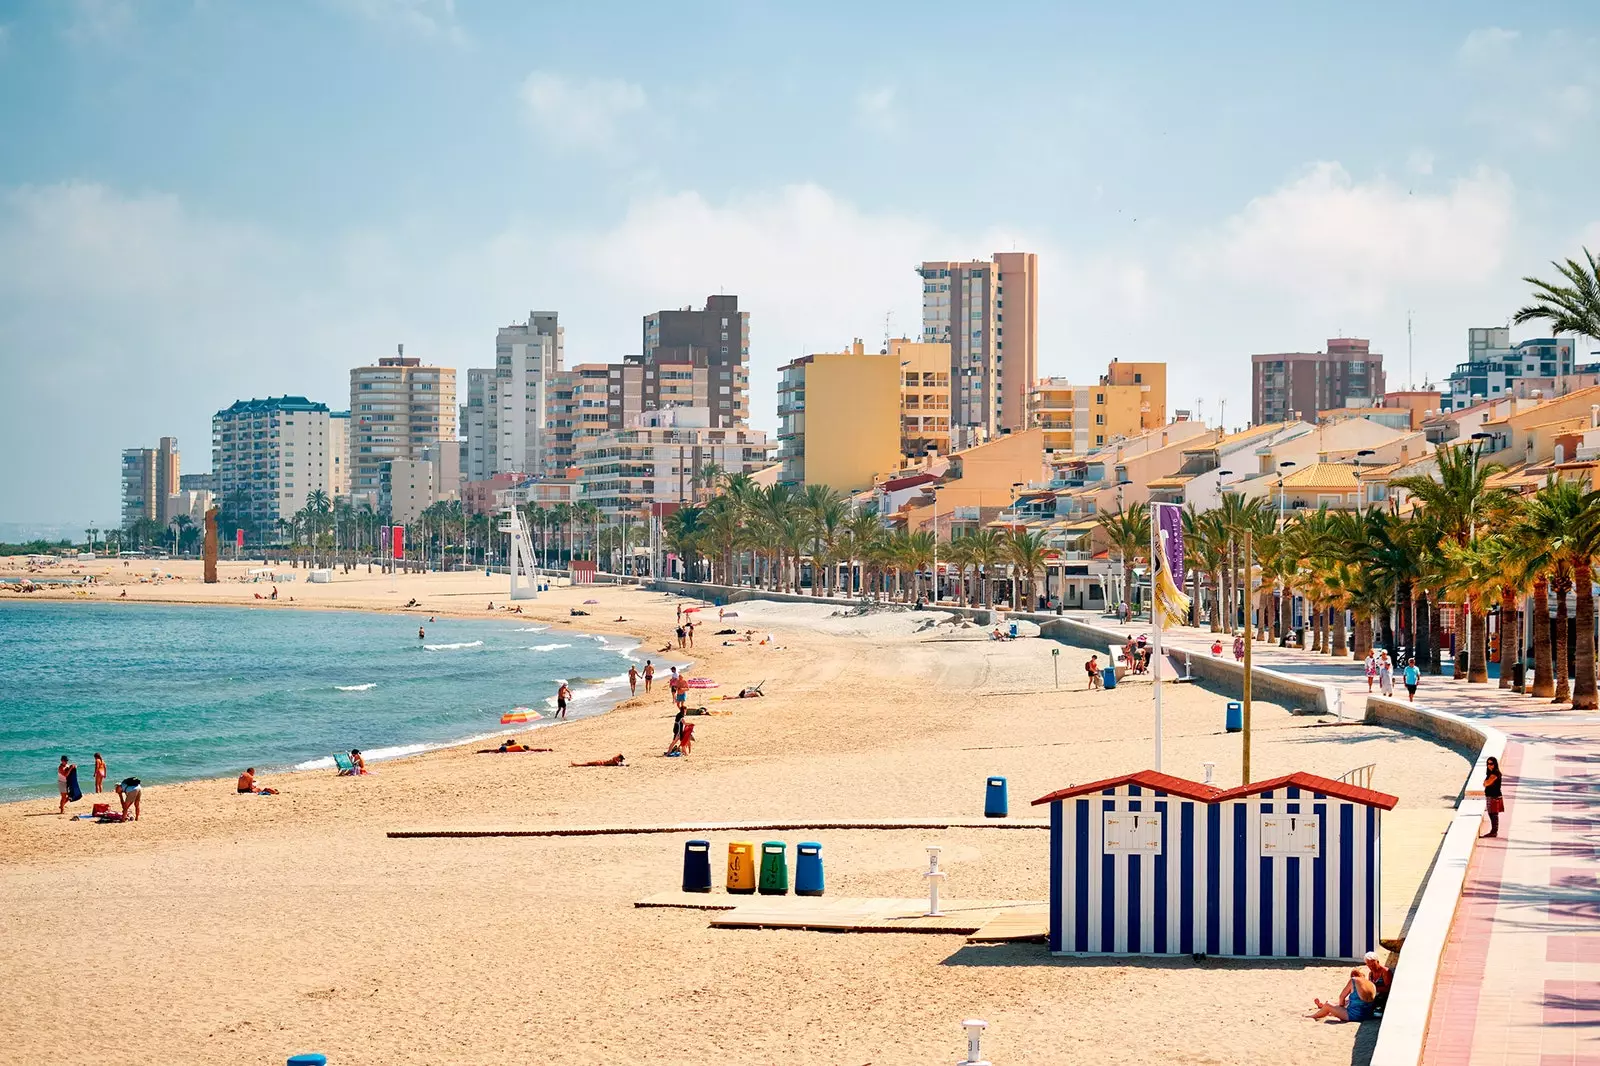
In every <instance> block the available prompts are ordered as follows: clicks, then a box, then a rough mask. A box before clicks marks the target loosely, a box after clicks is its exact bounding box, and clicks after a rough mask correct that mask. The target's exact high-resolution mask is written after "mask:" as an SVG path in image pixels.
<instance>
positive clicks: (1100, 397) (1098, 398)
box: [1094, 392, 1106, 404]
mask: <svg viewBox="0 0 1600 1066" xmlns="http://www.w3.org/2000/svg"><path fill="white" fill-rule="evenodd" d="M1094 402H1095V403H1097V404H1104V403H1105V402H1106V394H1105V393H1103V392H1097V393H1095V394H1094Z"/></svg>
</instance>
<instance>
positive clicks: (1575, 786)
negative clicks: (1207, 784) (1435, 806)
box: [1077, 615, 1600, 1066]
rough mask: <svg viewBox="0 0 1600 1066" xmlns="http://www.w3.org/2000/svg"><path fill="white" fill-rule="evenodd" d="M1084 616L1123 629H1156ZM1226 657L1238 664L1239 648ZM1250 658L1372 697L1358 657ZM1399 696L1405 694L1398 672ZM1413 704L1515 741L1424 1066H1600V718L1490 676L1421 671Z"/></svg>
mask: <svg viewBox="0 0 1600 1066" xmlns="http://www.w3.org/2000/svg"><path fill="white" fill-rule="evenodd" d="M1077 617H1078V619H1079V620H1081V621H1084V622H1089V623H1090V624H1093V625H1096V626H1098V627H1099V628H1102V629H1108V630H1114V631H1117V632H1121V633H1130V632H1132V633H1135V634H1136V633H1141V632H1148V631H1149V630H1148V626H1145V627H1139V626H1133V627H1127V626H1121V625H1118V624H1116V623H1114V622H1109V621H1106V620H1103V619H1101V618H1099V617H1091V616H1087V615H1080V616H1077ZM1212 639H1213V637H1212V634H1210V633H1209V632H1207V631H1205V630H1203V629H1186V630H1180V631H1178V632H1176V633H1169V634H1166V636H1165V637H1164V641H1163V643H1164V645H1165V647H1166V648H1167V649H1170V650H1176V651H1178V652H1179V653H1180V662H1181V653H1182V652H1188V653H1189V654H1191V655H1194V656H1201V655H1207V656H1209V655H1210V646H1211V642H1212ZM1224 644H1231V641H1227V640H1225V641H1224ZM1226 654H1227V657H1228V658H1230V659H1231V658H1232V649H1231V647H1230V648H1229V649H1228V651H1227V653H1226ZM1253 661H1254V663H1255V665H1257V666H1260V667H1266V668H1269V669H1272V670H1277V671H1280V672H1282V673H1287V674H1294V675H1297V676H1300V677H1303V678H1306V679H1308V680H1315V681H1317V682H1320V683H1322V684H1327V685H1333V686H1335V687H1336V688H1337V690H1338V691H1339V693H1340V695H1341V696H1342V701H1343V707H1344V710H1345V713H1347V714H1360V713H1361V709H1362V707H1363V706H1364V704H1365V700H1366V697H1367V682H1366V678H1365V676H1364V674H1363V672H1362V669H1361V664H1360V663H1357V662H1355V661H1353V660H1349V659H1333V658H1332V657H1330V656H1326V655H1314V654H1311V653H1309V652H1302V651H1298V650H1294V649H1283V648H1278V647H1276V646H1273V645H1262V644H1257V645H1256V646H1255V647H1254V649H1253ZM1395 690H1396V692H1397V693H1398V695H1399V698H1400V699H1404V698H1405V688H1404V686H1402V685H1401V684H1399V679H1398V678H1397V679H1396V684H1395ZM1417 703H1418V704H1421V705H1425V706H1427V707H1430V708H1432V709H1435V710H1440V711H1447V712H1449V713H1451V714H1456V715H1460V716H1461V717H1463V718H1470V719H1475V720H1479V721H1482V722H1484V723H1485V724H1488V725H1492V726H1494V727H1495V728H1497V729H1499V730H1501V731H1502V732H1504V733H1505V734H1506V735H1507V738H1508V740H1507V744H1506V750H1505V757H1504V759H1503V760H1502V770H1503V771H1504V773H1505V783H1506V790H1505V794H1506V813H1505V814H1503V815H1501V818H1500V835H1499V837H1497V838H1495V839H1484V840H1480V841H1479V842H1478V845H1477V847H1476V848H1475V849H1474V851H1473V856H1472V860H1471V863H1470V865H1469V866H1468V867H1467V873H1466V883H1465V887H1464V890H1463V895H1462V899H1461V904H1460V906H1459V908H1458V909H1457V911H1456V915H1455V920H1454V922H1453V923H1452V925H1451V928H1450V934H1449V939H1448V941H1447V943H1446V947H1445V952H1444V957H1443V959H1442V960H1441V965H1440V972H1439V984H1438V988H1437V991H1436V992H1435V996H1434V1003H1433V1010H1432V1013H1431V1015H1430V1017H1429V1023H1428V1036H1427V1042H1426V1045H1425V1050H1424V1055H1423V1062H1425V1063H1427V1064H1429V1066H1600V713H1597V712H1593V711H1573V710H1570V709H1568V708H1566V707H1565V706H1563V705H1552V704H1550V703H1549V702H1548V701H1547V700H1543V699H1534V698H1532V697H1528V696H1519V695H1516V694H1515V693H1512V692H1511V691H1510V690H1508V689H1500V688H1498V687H1497V684H1496V683H1495V682H1490V683H1489V684H1486V685H1474V684H1468V683H1466V682H1464V681H1453V680H1451V679H1449V678H1448V677H1429V676H1426V675H1424V676H1423V678H1422V683H1421V685H1420V686H1419V688H1418V692H1417ZM1480 784H1481V783H1479V782H1474V783H1473V787H1475V788H1476V787H1479V785H1480ZM1378 786H1379V787H1381V782H1378ZM1487 828H1488V826H1487V822H1485V825H1484V829H1485V830H1487ZM1400 965H1401V966H1404V965H1405V958H1404V953H1403V952H1402V955H1401V962H1400Z"/></svg>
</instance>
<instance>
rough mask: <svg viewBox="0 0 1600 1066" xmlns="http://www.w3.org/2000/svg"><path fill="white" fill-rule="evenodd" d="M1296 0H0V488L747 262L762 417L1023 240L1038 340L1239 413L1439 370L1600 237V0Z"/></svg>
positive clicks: (575, 336)
mask: <svg viewBox="0 0 1600 1066" xmlns="http://www.w3.org/2000/svg"><path fill="white" fill-rule="evenodd" d="M1306 7H1307V5H1284V4H1281V3H1260V4H1254V3H1235V4H1229V5H1198V6H1197V5H1187V4H1178V3H1159V2H1154V0H1151V2H1144V3H1131V4H1130V3H1125V4H1108V3H1101V4H1093V5H1089V4H1079V3H1061V2H1058V3H1030V2H1018V3H1014V4H1009V5H978V4H971V3H964V4H955V3H944V2H941V0H923V2H919V3H915V4H912V3H893V2H884V3H878V4H861V3H853V4H843V3H832V2H826V0H819V2H814V3H807V4H790V3H776V2H770V3H768V2H761V0H743V2H729V3H695V2H689V0H683V2H677V3H671V4H659V3H639V4H630V3H623V2H614V3H606V4H574V5H554V4H527V3H519V2H510V0H508V2H497V0H277V2H274V3H270V4H264V3H259V2H248V0H140V2H134V0H0V382H3V384H4V393H5V396H4V399H3V401H0V403H3V407H0V455H4V456H5V460H4V462H3V463H0V523H5V522H15V523H29V522H33V523H60V524H64V525H84V526H86V525H89V524H91V523H93V524H96V525H101V526H104V525H107V524H115V523H116V521H117V518H118V513H119V495H120V489H119V482H118V470H119V461H120V453H121V450H122V449H123V448H127V447H136V446H146V447H148V446H154V444H155V442H156V439H157V438H158V437H161V436H164V435H175V436H177V437H178V439H179V446H180V449H181V450H182V452H183V469H184V470H186V471H191V472H193V471H203V470H209V469H210V419H211V416H212V414H213V413H215V412H216V411H217V410H218V409H220V408H223V407H226V406H228V405H229V404H231V403H232V402H233V401H235V400H237V399H241V398H251V397H256V396H266V395H282V394H284V393H291V394H303V395H305V396H308V397H310V398H311V399H313V400H320V401H323V402H326V403H328V404H329V405H330V406H331V407H334V408H335V409H342V408H344V407H347V406H348V396H349V386H348V382H349V377H348V374H349V368H350V367H352V366H355V365H360V364H365V363H369V362H371V361H372V360H374V359H376V358H378V357H380V356H384V355H389V354H392V353H393V352H394V350H395V345H397V344H400V343H404V344H405V346H406V354H407V355H416V356H420V357H421V358H422V359H423V360H424V361H425V362H430V363H438V364H442V365H447V366H454V367H457V368H458V369H460V370H463V371H464V370H465V368H467V367H469V366H484V365H490V360H491V359H492V357H493V354H494V336H495V330H496V328H497V327H499V326H502V325H506V324H509V323H511V322H513V321H516V320H518V319H526V316H527V314H528V312H529V311H530V310H534V309H538V310H556V311H558V312H559V313H560V315H561V321H562V323H563V324H564V326H565V327H566V356H567V361H568V363H569V364H571V363H577V362H589V361H610V360H615V359H618V358H620V357H621V356H622V355H624V354H629V353H634V352H637V351H638V350H639V347H640V319H641V317H642V316H643V315H645V314H646V313H648V312H651V311H655V310H659V309H661V308H668V307H684V306H688V305H691V304H692V305H696V306H699V305H701V304H702V303H703V302H704V299H705V297H706V296H707V295H708V294H710V293H718V292H727V293H736V294H737V295H738V296H739V298H740V306H741V307H742V308H746V309H748V310H749V312H750V316H751V388H752V396H751V410H752V421H753V423H754V424H755V425H757V426H759V427H762V428H766V429H769V430H772V429H775V428H776V421H777V419H776V412H775V403H776V368H777V367H778V366H779V365H781V364H782V363H783V362H785V361H787V360H789V359H791V358H793V357H794V356H796V355H800V354H803V353H806V352H813V351H829V350H834V351H837V350H839V349H841V348H842V347H843V346H844V345H846V344H848V343H849V342H850V340H851V339H852V338H855V337H862V338H865V339H866V340H868V341H869V343H879V342H881V341H882V339H883V338H884V336H885V335H886V334H892V335H895V336H900V335H906V334H909V335H912V336H915V335H916V333H917V331H918V329H919V326H920V301H921V284H920V280H919V279H918V278H917V276H916V275H915V274H914V273H913V270H914V267H915V266H916V264H917V263H918V262H920V261H921V260H924V259H960V258H986V257H988V256H989V255H990V254H991V253H993V252H995V251H1001V250H1010V249H1013V248H1015V249H1020V250H1027V251H1034V252H1037V253H1038V255H1039V270H1040V305H1041V306H1040V311H1039V371H1040V373H1041V374H1049V375H1064V376H1067V377H1070V378H1073V379H1074V380H1083V381H1089V380H1092V379H1093V377H1094V375H1096V374H1099V373H1103V372H1104V369H1105V365H1106V363H1107V362H1109V360H1110V359H1111V358H1113V357H1116V358H1121V359H1124V360H1135V359H1142V360H1165V361H1166V362H1167V363H1168V366H1169V375H1170V376H1169V384H1170V390H1169V391H1170V396H1169V407H1174V408H1176V407H1185V408H1191V409H1196V408H1197V409H1198V411H1197V413H1198V415H1199V416H1200V417H1202V418H1204V419H1205V420H1207V421H1208V422H1211V423H1216V422H1217V420H1218V418H1219V416H1222V415H1223V412H1224V404H1225V405H1226V407H1225V412H1226V414H1225V417H1226V421H1227V424H1228V425H1230V426H1239V425H1242V424H1243V423H1244V422H1245V421H1246V420H1247V419H1248V417H1249V355H1250V353H1252V352H1258V351H1285V350H1298V351H1308V350H1318V349H1319V348H1320V347H1321V346H1322V345H1323V343H1324V342H1325V340H1326V338H1329V337H1336V336H1357V337H1368V338H1370V339H1371V340H1372V342H1373V347H1374V350H1378V351H1382V352H1383V353H1384V354H1385V357H1386V358H1385V365H1386V367H1387V369H1388V371H1389V381H1390V385H1391V387H1399V386H1401V385H1404V384H1405V383H1406V374H1407V370H1406V366H1407V319H1408V313H1409V317H1410V319H1411V321H1412V323H1413V333H1412V337H1413V341H1412V344H1413V353H1414V354H1413V356H1412V371H1411V375H1412V378H1413V379H1414V381H1415V383H1416V384H1417V385H1421V384H1422V383H1423V381H1424V380H1425V379H1432V380H1434V381H1437V380H1439V379H1440V378H1441V377H1443V376H1444V375H1446V374H1448V372H1449V370H1450V369H1451V368H1452V367H1453V366H1454V365H1455V363H1456V362H1458V361H1459V360H1460V359H1461V357H1462V353H1463V352H1464V350H1465V342H1466V331H1467V329H1468V328H1469V327H1472V326H1485V325H1504V324H1505V323H1506V321H1507V319H1508V318H1509V317H1510V316H1511V315H1512V314H1513V313H1514V312H1515V310H1516V309H1517V307H1519V306H1521V304H1522V303H1523V302H1524V298H1525V296H1526V294H1527V286H1526V285H1525V284H1524V283H1523V282H1522V281H1521V280H1520V279H1521V278H1522V277H1523V276H1524V275H1527V274H1540V273H1542V274H1546V275H1548V274H1550V270H1549V267H1548V263H1549V261H1550V260H1552V259H1556V258H1565V257H1567V256H1576V255H1578V254H1579V250H1580V248H1581V247H1583V246H1584V245H1587V246H1588V247H1590V248H1594V249H1597V250H1600V200H1597V199H1596V198H1595V197H1594V195H1593V190H1594V180H1593V175H1594V174H1595V173H1596V172H1600V47H1597V46H1600V8H1597V7H1596V6H1595V5H1594V4H1593V3H1592V2H1561V0H1552V2H1548V3H1544V4H1539V5H1507V4H1503V3H1502V4H1487V3H1478V2H1473V0H1459V2H1452V3H1448V4H1445V3H1432V4H1400V3H1366V2H1360V0H1357V2H1351V3H1345V4H1340V5H1325V7H1326V8H1327V9H1326V10H1319V11H1311V10H1304V8H1306ZM1530 335H1533V334H1532V333H1531V332H1530V331H1528V330H1515V331H1514V332H1513V336H1514V337H1519V338H1520V337H1525V336H1530ZM1596 346H1600V345H1591V344H1585V345H1584V347H1585V348H1592V347H1596ZM463 377H464V375H463Z"/></svg>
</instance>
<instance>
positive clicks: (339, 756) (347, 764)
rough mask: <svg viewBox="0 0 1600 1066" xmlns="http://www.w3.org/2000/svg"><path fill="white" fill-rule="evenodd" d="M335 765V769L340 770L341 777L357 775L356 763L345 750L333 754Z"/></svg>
mask: <svg viewBox="0 0 1600 1066" xmlns="http://www.w3.org/2000/svg"><path fill="white" fill-rule="evenodd" d="M333 766H334V769H336V770H338V771H339V776H340V777H354V776H355V773H356V764H355V763H354V762H352V761H351V759H350V756H348V755H346V754H344V753H343V752H336V753H335V754H334V756H333Z"/></svg>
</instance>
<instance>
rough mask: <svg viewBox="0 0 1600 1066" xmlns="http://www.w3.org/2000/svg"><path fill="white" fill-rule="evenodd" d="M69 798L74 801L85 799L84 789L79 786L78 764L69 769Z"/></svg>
mask: <svg viewBox="0 0 1600 1066" xmlns="http://www.w3.org/2000/svg"><path fill="white" fill-rule="evenodd" d="M67 799H69V800H71V801H73V802H74V803H76V802H77V801H78V800H81V799H83V789H81V788H79V787H78V768H77V767H76V766H74V767H73V768H72V769H70V770H68V771H67Z"/></svg>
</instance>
